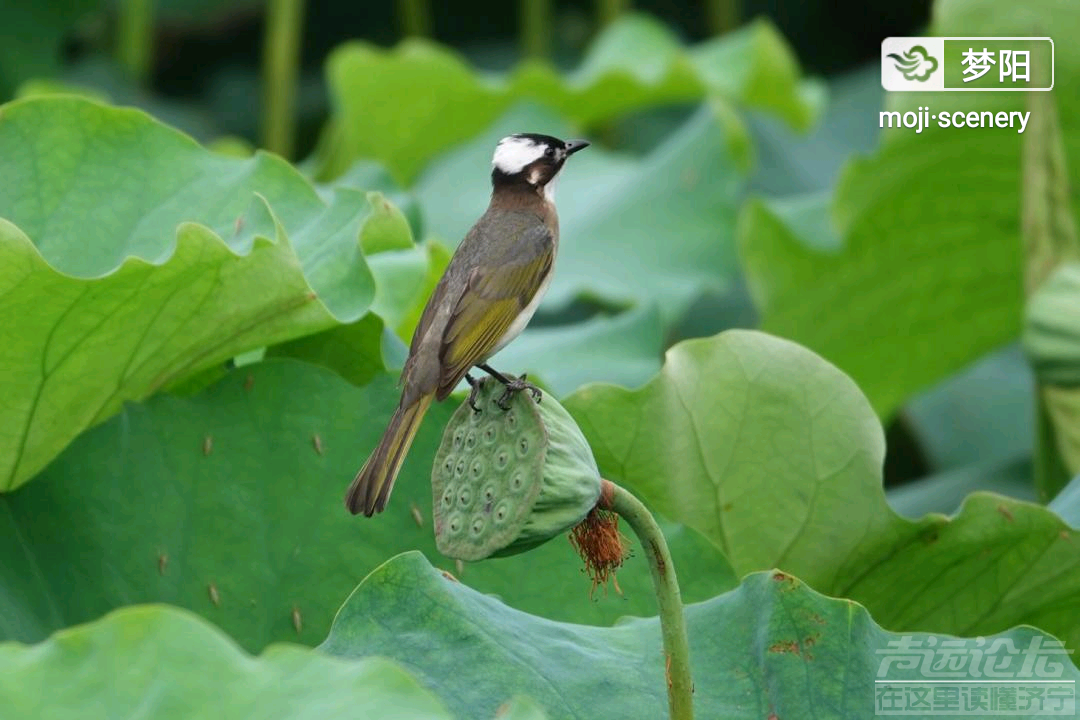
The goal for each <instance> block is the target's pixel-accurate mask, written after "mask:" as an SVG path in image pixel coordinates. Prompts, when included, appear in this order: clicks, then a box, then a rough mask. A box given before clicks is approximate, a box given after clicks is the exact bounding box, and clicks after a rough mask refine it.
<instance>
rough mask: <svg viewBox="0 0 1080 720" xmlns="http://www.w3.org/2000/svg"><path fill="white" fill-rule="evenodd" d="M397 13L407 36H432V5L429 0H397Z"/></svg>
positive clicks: (403, 31)
mask: <svg viewBox="0 0 1080 720" xmlns="http://www.w3.org/2000/svg"><path fill="white" fill-rule="evenodd" d="M397 13H398V22H399V23H401V31H402V34H403V35H405V37H431V6H430V5H429V4H428V1H427V0H397Z"/></svg>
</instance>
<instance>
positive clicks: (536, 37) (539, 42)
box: [521, 0, 551, 58]
mask: <svg viewBox="0 0 1080 720" xmlns="http://www.w3.org/2000/svg"><path fill="white" fill-rule="evenodd" d="M550 47H551V0H521V49H522V52H523V53H524V54H525V56H526V57H533V58H539V57H546V56H547V54H548V50H549V48H550Z"/></svg>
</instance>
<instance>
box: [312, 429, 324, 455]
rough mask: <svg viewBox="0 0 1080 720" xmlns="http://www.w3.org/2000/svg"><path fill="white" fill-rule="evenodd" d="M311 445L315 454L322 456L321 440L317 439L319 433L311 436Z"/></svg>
mask: <svg viewBox="0 0 1080 720" xmlns="http://www.w3.org/2000/svg"><path fill="white" fill-rule="evenodd" d="M311 444H312V446H314V448H315V452H317V453H319V455H322V454H323V447H322V438H321V437H319V433H315V434H313V435H312V436H311Z"/></svg>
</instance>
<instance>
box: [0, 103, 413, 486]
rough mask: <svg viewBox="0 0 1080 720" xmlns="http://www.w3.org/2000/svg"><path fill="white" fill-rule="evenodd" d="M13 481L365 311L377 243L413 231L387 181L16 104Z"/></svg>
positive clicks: (5, 434) (5, 455) (6, 366)
mask: <svg viewBox="0 0 1080 720" xmlns="http://www.w3.org/2000/svg"><path fill="white" fill-rule="evenodd" d="M0 176H2V177H3V178H4V182H3V183H0V316H2V317H4V318H5V322H4V323H3V325H2V326H0V342H2V344H3V346H4V348H5V352H4V356H3V360H2V361H0V366H2V368H3V372H2V373H0V395H2V396H3V397H4V401H3V402H2V403H0V427H2V428H3V430H0V490H10V489H12V488H14V487H18V486H19V485H21V484H22V483H24V482H26V481H27V480H29V479H30V478H31V477H33V475H34V474H35V473H37V472H38V471H39V470H40V469H41V468H42V467H44V466H45V465H46V463H48V462H49V460H51V459H52V458H53V457H55V456H56V454H57V453H58V452H59V451H60V450H61V449H63V447H64V446H65V445H67V443H68V442H70V441H71V439H72V438H74V437H75V436H76V435H77V434H78V433H79V432H81V431H82V430H84V429H86V428H87V427H89V426H91V425H93V424H95V423H97V422H100V421H101V420H103V419H105V418H107V417H109V416H110V415H112V414H113V413H114V412H116V411H117V410H118V409H119V407H120V405H121V404H122V403H123V402H124V401H125V400H136V399H140V398H144V397H146V396H148V395H150V394H152V393H153V392H155V391H156V390H158V389H160V388H162V387H167V386H169V385H171V384H174V383H178V382H180V381H183V380H184V379H185V378H186V377H190V376H192V375H194V374H196V373H198V372H200V371H201V370H203V369H205V368H207V367H210V366H212V365H214V364H215V363H219V362H221V361H223V360H225V359H226V358H229V357H231V356H233V355H236V354H238V353H240V352H243V351H245V350H248V349H251V348H255V347H260V346H262V345H267V344H271V343H274V342H279V341H283V340H288V339H290V338H293V337H297V336H301V335H305V334H308V333H311V332H315V331H317V330H320V329H323V328H326V327H330V326H332V325H335V324H336V323H337V322H340V321H350V320H354V319H356V318H358V317H360V316H361V315H362V314H363V313H364V312H366V311H367V310H368V308H369V307H370V306H371V304H372V301H373V299H374V298H375V281H374V278H373V276H372V272H371V270H370V269H369V268H368V266H367V263H366V262H365V260H364V257H363V254H362V251H367V252H377V251H380V250H384V249H388V248H401V247H407V246H409V245H410V244H411V236H410V234H409V229H408V224H407V223H406V221H405V219H404V218H403V217H402V215H401V213H400V212H399V211H398V210H397V209H396V208H394V207H393V206H392V205H390V203H388V202H387V201H386V199H385V198H384V197H383V196H381V195H380V194H378V193H364V192H360V191H356V190H351V189H341V190H339V191H338V192H337V193H336V194H335V196H334V197H333V199H332V201H331V202H330V203H325V202H323V201H322V200H320V199H319V196H318V195H317V194H316V193H315V190H314V189H313V188H312V187H311V185H310V184H309V183H308V182H307V181H306V180H304V178H303V177H302V176H301V175H300V174H299V173H297V172H296V171H295V170H293V169H292V168H291V167H289V165H288V164H286V163H285V162H284V161H282V160H280V159H277V158H275V157H273V156H270V155H266V154H260V155H258V156H257V157H255V158H252V159H247V160H243V159H235V158H227V157H224V156H221V155H217V154H215V153H211V152H209V151H207V150H205V149H203V148H201V147H199V146H198V145H197V144H196V143H194V142H193V141H192V140H190V139H189V138H187V137H185V136H183V135H181V134H180V133H178V132H176V131H174V130H171V129H169V128H167V127H165V126H164V125H161V124H160V123H158V122H156V121H155V120H153V119H151V118H150V117H148V116H147V115H145V114H143V113H141V112H138V111H134V110H124V109H117V108H110V107H106V106H104V105H100V104H97V103H94V102H91V101H88V100H85V99H79V98H70V97H69V98H41V99H31V100H23V101H18V102H15V103H11V104H9V105H7V106H4V107H2V108H0Z"/></svg>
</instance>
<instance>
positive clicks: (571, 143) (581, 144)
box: [566, 140, 589, 157]
mask: <svg viewBox="0 0 1080 720" xmlns="http://www.w3.org/2000/svg"><path fill="white" fill-rule="evenodd" d="M587 147H589V141H588V140H567V141H566V156H567V157H570V156H571V155H573V154H574V153H576V152H577V151H578V150H584V149H585V148H587Z"/></svg>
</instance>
